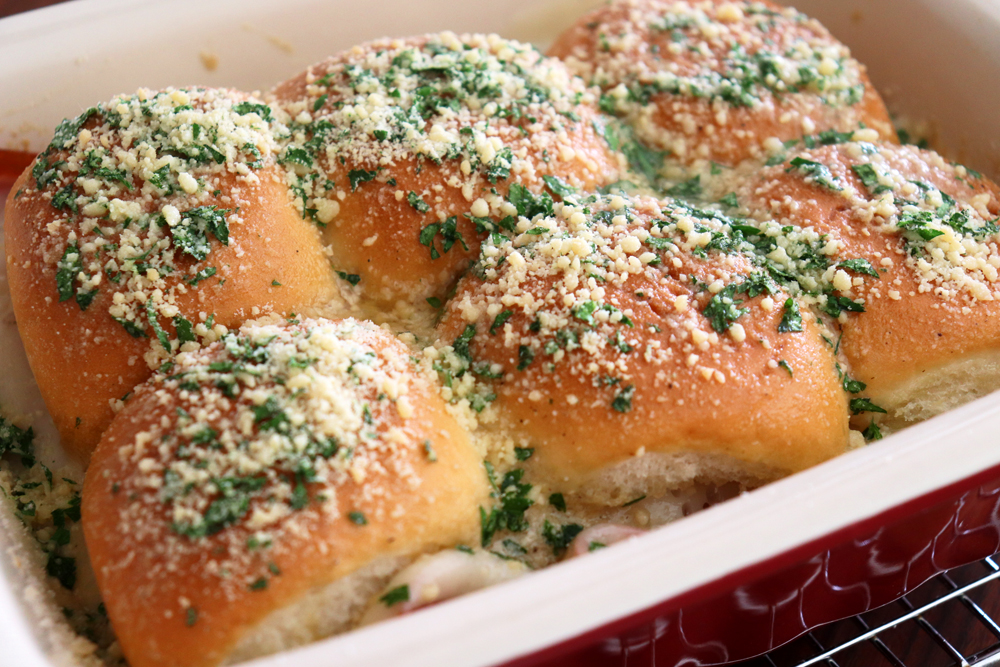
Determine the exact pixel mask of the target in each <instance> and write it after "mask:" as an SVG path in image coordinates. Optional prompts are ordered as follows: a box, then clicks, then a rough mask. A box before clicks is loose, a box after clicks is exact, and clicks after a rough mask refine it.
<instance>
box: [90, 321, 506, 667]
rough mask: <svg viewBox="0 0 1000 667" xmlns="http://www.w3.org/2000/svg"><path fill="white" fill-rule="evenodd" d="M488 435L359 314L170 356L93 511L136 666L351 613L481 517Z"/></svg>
mask: <svg viewBox="0 0 1000 667" xmlns="http://www.w3.org/2000/svg"><path fill="white" fill-rule="evenodd" d="M486 497H487V484H486V476H485V474H484V472H483V468H482V464H481V462H480V457H479V454H478V452H477V451H476V450H475V449H474V448H473V447H472V445H471V444H470V442H469V439H468V436H467V434H466V433H465V431H463V430H462V429H461V428H460V427H459V425H458V424H457V423H456V422H455V420H454V419H453V418H452V417H451V416H449V414H448V412H447V411H446V408H445V405H444V403H443V402H442V400H441V399H440V397H439V396H438V395H437V393H436V390H435V389H434V388H433V387H432V386H431V385H430V384H429V383H428V382H427V380H426V379H424V378H423V376H421V375H419V374H416V373H414V372H413V364H412V362H411V360H410V357H409V352H408V350H407V349H406V348H405V347H404V346H403V345H402V344H401V343H399V342H398V341H397V340H395V339H394V338H393V337H392V336H391V335H389V334H388V333H386V332H384V331H383V330H381V329H379V328H377V327H376V326H375V325H373V324H370V323H367V322H359V321H356V320H353V319H347V320H342V321H339V322H330V321H326V320H302V321H301V322H300V323H297V324H296V323H291V324H286V323H259V322H258V323H248V324H246V325H244V326H243V327H242V328H241V329H240V330H239V332H238V333H229V334H227V335H225V336H223V337H222V339H221V340H219V341H218V342H216V343H214V344H213V345H211V346H208V347H206V348H203V349H201V350H198V351H195V352H190V353H182V354H179V355H178V356H177V359H176V362H175V365H174V367H173V369H172V370H171V371H170V372H169V373H166V372H160V373H157V374H156V375H154V376H153V377H152V378H151V379H150V380H149V381H147V382H146V383H145V384H144V385H142V386H141V387H140V388H139V389H137V390H136V393H135V395H134V396H133V397H132V399H131V400H129V401H128V403H127V404H126V405H125V408H124V409H123V410H122V412H121V413H119V414H118V415H117V416H116V417H115V420H114V422H113V423H112V425H111V427H110V428H109V429H108V431H107V432H106V433H105V435H104V437H103V438H102V439H101V443H100V445H99V446H98V448H97V450H96V451H95V452H94V457H93V460H92V463H91V466H90V468H89V470H88V471H87V477H86V481H85V483H84V490H83V519H82V521H83V528H84V534H85V536H86V540H87V547H88V549H89V552H90V558H91V561H92V562H93V565H94V570H95V572H96V574H97V580H98V584H99V585H100V588H101V592H102V594H103V597H104V601H105V605H106V607H107V612H108V616H109V617H110V619H111V622H112V624H113V626H114V629H115V632H116V634H117V636H118V640H119V642H120V643H121V646H122V650H123V652H124V654H125V656H126V658H127V659H128V661H129V664H131V665H132V667H208V666H212V665H218V664H220V663H223V662H227V663H232V662H237V661H241V660H246V659H250V658H252V657H255V656H259V655H263V654H266V653H271V652H274V651H277V650H281V649H284V648H288V647H290V646H295V645H298V644H302V643H305V642H308V641H313V640H315V639H317V638H319V637H323V636H327V635H329V634H332V633H333V632H336V631H340V630H343V629H345V628H346V627H348V626H349V625H350V624H351V623H352V622H353V621H354V620H356V617H357V616H359V615H360V613H361V612H362V610H363V609H364V607H365V605H366V603H367V602H368V599H369V597H370V596H371V595H372V594H374V593H376V592H377V591H379V590H380V589H381V587H382V585H383V584H384V583H385V582H386V581H387V580H388V579H389V578H390V577H391V576H392V574H393V573H394V572H395V571H396V570H398V569H399V568H400V567H402V566H403V565H405V564H406V563H407V562H409V561H410V560H412V559H413V558H414V557H416V556H418V555H420V554H422V553H425V552H433V551H436V550H438V549H439V548H441V547H444V546H449V545H454V544H456V543H458V542H469V541H471V540H472V539H473V538H475V537H476V536H477V535H478V527H479V526H478V514H477V512H478V510H477V507H478V505H479V504H480V503H481V502H484V501H485V499H486Z"/></svg>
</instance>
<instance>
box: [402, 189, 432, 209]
mask: <svg viewBox="0 0 1000 667" xmlns="http://www.w3.org/2000/svg"><path fill="white" fill-rule="evenodd" d="M406 201H408V202H409V203H410V206H412V207H413V208H414V209H415V210H416V211H417V213H427V212H429V211H430V210H431V207H430V204H428V203H427V202H425V201H424V200H423V197H421V196H420V195H418V194H417V193H416V192H414V191H413V190H410V193H409V194H408V195H406Z"/></svg>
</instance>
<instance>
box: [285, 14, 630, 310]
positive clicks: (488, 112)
mask: <svg viewBox="0 0 1000 667" xmlns="http://www.w3.org/2000/svg"><path fill="white" fill-rule="evenodd" d="M272 95H273V97H274V99H275V101H276V102H275V103H276V104H280V105H281V106H282V107H283V108H285V109H286V110H287V111H288V112H289V114H290V116H291V117H292V118H293V119H294V120H298V119H301V120H302V121H303V122H302V123H301V124H300V125H295V124H294V121H293V126H292V127H293V140H292V143H291V145H290V147H289V148H288V149H287V150H286V153H285V155H286V160H300V161H301V162H302V163H304V164H297V165H296V166H297V173H298V176H296V177H292V180H291V182H292V183H293V187H298V188H301V189H302V192H303V193H304V198H303V202H302V205H303V206H304V207H305V208H306V209H309V210H310V211H311V213H310V215H312V216H313V217H314V218H316V219H317V220H319V221H320V222H321V223H322V224H324V225H325V231H326V239H327V242H328V243H329V245H330V248H331V250H332V252H333V259H334V263H335V265H336V266H337V268H338V269H339V270H341V271H343V272H345V273H346V274H349V275H350V274H353V275H357V276H359V277H360V287H361V290H362V292H363V294H364V295H365V296H366V297H368V298H370V299H374V300H376V301H378V302H379V303H380V304H382V305H383V306H391V305H393V304H394V303H395V302H396V301H397V300H403V301H406V302H411V303H412V302H414V301H421V300H423V299H424V298H427V297H431V296H435V297H443V296H445V294H446V293H447V291H448V289H449V288H450V287H451V286H452V284H453V282H454V280H455V279H457V277H458V276H459V275H460V274H461V273H462V272H464V270H465V268H466V267H467V266H468V262H469V260H470V259H471V258H474V257H475V256H476V254H477V252H478V248H479V242H480V239H481V238H482V236H483V235H484V234H485V233H486V231H487V229H486V228H488V227H493V226H495V225H496V224H497V223H499V221H500V220H502V219H503V218H505V217H506V216H508V215H510V210H508V209H509V208H510V205H509V204H507V205H506V206H505V198H509V197H508V193H509V190H510V188H511V186H512V185H513V184H517V185H518V186H523V187H525V188H527V189H528V190H530V191H531V192H533V193H536V194H538V193H541V192H543V191H545V190H546V186H547V184H546V182H545V181H544V180H543V179H544V178H545V177H550V178H551V177H555V178H556V179H558V182H562V183H564V184H565V185H566V186H568V187H569V188H575V189H581V190H593V189H595V188H597V187H600V186H603V185H605V184H607V183H610V182H612V181H614V180H616V179H617V172H618V159H617V158H616V157H615V156H614V155H613V154H612V153H611V151H610V150H609V149H608V146H607V145H606V143H605V141H604V139H603V138H601V137H600V136H598V134H597V132H596V131H595V129H594V122H595V120H596V119H597V118H598V114H597V112H596V108H595V107H594V104H593V96H592V94H591V92H590V91H588V90H587V89H586V88H585V87H584V85H583V82H582V81H580V80H579V79H576V78H575V77H573V76H572V75H570V74H569V72H568V71H567V70H566V68H565V66H564V65H563V63H561V62H560V61H558V60H555V59H551V58H543V57H542V56H541V55H540V54H539V53H538V52H537V51H535V50H534V48H533V47H530V46H528V45H524V44H520V43H517V42H513V41H510V40H504V39H501V38H499V37H497V36H496V35H489V36H485V35H461V36H456V35H454V34H452V33H442V34H440V35H427V36H422V37H414V38H410V39H405V40H381V41H376V42H371V43H368V44H364V45H361V46H357V47H354V48H353V49H351V50H349V51H346V52H345V53H342V54H340V55H338V56H335V57H333V58H330V59H328V60H326V61H323V62H321V63H318V64H316V65H314V66H312V67H310V68H309V69H307V70H306V71H305V72H303V73H302V74H300V75H299V76H297V77H295V78H293V79H291V80H289V81H286V82H284V83H282V84H279V85H278V86H277V87H276V88H275V89H274V91H273V93H272ZM306 121H308V122H306ZM295 132H298V133H299V134H295ZM317 142H318V143H317ZM472 218H476V219H477V220H478V222H476V223H475V224H474V223H473V221H472ZM433 226H440V230H439V231H438V232H437V233H435V229H434V227H433Z"/></svg>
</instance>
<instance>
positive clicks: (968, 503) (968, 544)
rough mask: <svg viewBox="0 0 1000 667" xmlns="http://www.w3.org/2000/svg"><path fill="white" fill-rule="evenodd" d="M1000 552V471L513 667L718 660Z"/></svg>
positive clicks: (758, 649) (884, 600)
mask: <svg viewBox="0 0 1000 667" xmlns="http://www.w3.org/2000/svg"><path fill="white" fill-rule="evenodd" d="M997 551H1000V466H996V467H993V468H989V469H987V470H984V471H983V472H981V473H978V474H976V475H974V476H972V477H969V478H966V479H964V480H962V481H960V482H957V483H954V484H951V485H949V486H946V487H942V488H940V489H936V490H934V491H932V492H930V493H928V494H926V495H923V496H920V497H918V498H916V499H914V500H911V501H910V502H907V503H904V504H902V505H899V506H897V507H894V508H892V509H890V510H888V511H885V512H883V513H881V514H879V515H877V516H874V517H872V518H869V519H867V520H865V521H860V522H858V523H855V524H852V525H850V526H847V527H845V528H843V529H841V530H838V531H836V532H833V533H830V534H828V535H825V536H823V537H822V538H819V539H817V540H814V541H812V542H809V543H807V544H804V545H802V546H800V547H798V548H795V549H792V550H790V551H787V552H785V553H782V554H780V555H778V556H775V557H773V558H770V559H768V560H766V561H763V562H761V563H758V564H756V565H753V566H751V567H747V568H744V569H742V570H738V571H736V572H733V573H732V574H729V575H728V576H726V577H723V578H721V579H718V580H716V581H713V582H711V583H709V584H706V585H704V586H701V587H699V588H696V589H693V590H691V591H689V592H687V593H685V594H683V595H680V596H678V597H675V598H672V599H669V600H665V601H663V602H662V603H660V604H658V605H656V606H654V607H650V608H649V609H646V610H644V611H641V612H639V613H636V614H633V615H631V616H628V617H626V618H622V619H619V620H618V621H615V622H613V623H610V624H607V625H604V626H602V627H600V628H596V629H594V630H592V631H590V632H587V633H584V634H581V635H579V636H578V637H574V638H573V639H571V640H568V641H565V642H562V643H559V644H556V645H554V646H551V647H549V648H547V649H545V650H543V651H539V652H537V653H534V654H531V655H528V656H523V657H521V658H519V659H517V660H514V661H511V662H509V663H507V664H506V667H529V666H534V665H565V666H567V667H610V666H614V665H621V666H622V667H624V666H625V665H626V664H627V665H629V666H630V667H635V666H636V665H649V666H650V667H675V666H676V667H679V666H681V665H720V664H726V663H730V662H735V661H738V660H745V659H747V658H752V657H755V656H758V655H761V654H763V653H766V652H767V651H770V650H772V649H774V648H777V647H778V646H781V645H782V644H784V643H786V642H789V641H791V640H792V639H795V638H796V637H798V636H800V635H802V634H803V633H805V632H808V631H809V630H811V629H813V628H816V627H818V626H820V625H823V624H825V623H830V622H833V621H836V620H839V619H842V618H847V617H849V616H854V615H855V614H860V613H863V612H866V611H869V610H871V609H874V608H876V607H880V606H882V605H884V604H888V603H889V602H892V601H893V600H895V599H896V598H898V597H900V596H902V595H905V594H907V593H908V592H910V591H912V590H913V589H915V588H916V587H918V586H919V585H920V584H922V583H924V582H925V581H927V580H928V579H930V578H931V577H933V576H935V575H937V574H939V573H941V572H944V571H946V570H949V569H951V568H955V567H958V566H961V565H966V564H968V563H972V562H974V561H977V560H980V559H982V558H985V557H987V556H990V555H992V554H994V553H996V552H997Z"/></svg>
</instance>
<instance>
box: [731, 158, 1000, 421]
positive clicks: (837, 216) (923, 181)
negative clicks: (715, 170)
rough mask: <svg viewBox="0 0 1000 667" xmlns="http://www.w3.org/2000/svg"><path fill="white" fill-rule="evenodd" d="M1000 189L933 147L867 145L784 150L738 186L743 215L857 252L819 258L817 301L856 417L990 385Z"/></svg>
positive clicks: (893, 412)
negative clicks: (833, 335) (780, 158)
mask: <svg viewBox="0 0 1000 667" xmlns="http://www.w3.org/2000/svg"><path fill="white" fill-rule="evenodd" d="M998 195H1000V189H998V188H997V186H996V184H994V183H992V182H990V181H989V180H988V179H985V178H982V176H981V175H980V174H978V173H976V172H973V171H972V170H970V169H966V168H965V167H962V166H959V165H955V164H952V163H949V162H947V161H946V160H945V159H944V158H942V157H941V156H940V155H937V154H936V153H933V152H931V151H926V150H920V149H917V148H915V147H913V146H896V145H887V144H871V143H865V142H849V143H844V144H840V145H833V146H827V147H822V148H816V149H814V150H808V151H805V152H802V153H798V154H794V155H791V156H789V158H788V159H787V160H786V161H785V162H784V163H783V164H780V165H777V166H773V167H770V168H767V169H765V170H763V171H762V172H760V174H759V176H758V177H757V178H756V179H754V180H753V181H752V182H750V183H749V184H747V185H746V186H745V187H744V188H743V189H742V190H741V191H738V193H737V202H736V203H738V204H739V205H740V206H742V207H743V209H744V210H745V211H748V212H752V213H754V214H755V215H756V216H757V217H759V218H762V219H764V218H768V219H774V220H777V221H778V222H780V223H781V224H809V225H811V226H812V227H813V228H814V229H815V230H817V231H818V232H820V233H823V234H826V235H828V243H831V244H833V243H835V244H837V245H839V246H840V247H841V248H842V250H841V254H842V255H845V256H851V257H856V258H859V259H857V260H853V261H850V262H841V263H836V264H831V265H830V266H829V268H828V269H827V270H826V276H825V278H826V281H827V283H826V284H827V286H826V287H825V288H824V290H823V291H825V292H826V293H827V294H826V295H822V296H821V297H820V298H821V302H820V303H819V304H818V305H819V307H820V309H821V310H825V311H827V313H829V314H832V315H836V316H838V317H839V322H840V326H841V327H842V330H843V339H842V340H841V342H840V350H841V351H842V352H843V353H844V355H845V356H846V357H847V360H848V361H849V363H850V372H851V375H852V377H853V381H854V383H853V387H852V390H853V391H854V392H855V397H854V398H855V400H854V401H852V408H853V409H854V411H855V412H858V413H864V412H871V413H872V414H862V415H861V416H859V417H857V418H856V425H858V426H868V425H870V424H871V423H872V421H873V420H872V418H873V417H874V416H875V415H878V414H879V413H880V412H881V411H882V410H885V411H888V414H887V415H885V417H882V416H878V423H881V424H882V425H883V426H885V425H888V426H889V427H890V428H899V427H902V426H905V425H906V424H908V423H912V422H914V421H919V420H922V419H926V418H928V417H931V416H933V415H935V414H938V413H941V412H944V411H946V410H949V409H951V408H953V407H956V406H958V405H960V404H962V403H965V402H967V401H969V400H972V399H974V398H977V397H979V396H982V395H985V394H986V393H989V392H991V391H994V390H996V389H997V388H1000V305H998V304H1000V301H998V300H997V299H998V297H1000V283H998V281H997V277H998V274H997V271H998V268H1000V253H998V248H997V242H998V237H997V233H998V222H1000V221H998V215H1000V198H998ZM851 303H853V304H855V305H854V306H851V305H850V304H851ZM845 306H846V309H845ZM860 310H863V312H852V311H860ZM862 399H866V400H862ZM883 420H884V421H883ZM870 428H871V429H872V430H871V431H870V432H869V435H870V437H876V436H877V435H878V428H877V427H870Z"/></svg>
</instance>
